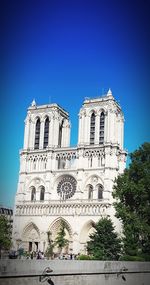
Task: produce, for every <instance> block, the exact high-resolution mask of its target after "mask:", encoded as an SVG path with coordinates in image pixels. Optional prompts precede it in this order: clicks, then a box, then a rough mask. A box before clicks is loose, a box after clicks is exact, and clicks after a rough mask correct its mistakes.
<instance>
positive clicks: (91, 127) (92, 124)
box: [90, 112, 95, 144]
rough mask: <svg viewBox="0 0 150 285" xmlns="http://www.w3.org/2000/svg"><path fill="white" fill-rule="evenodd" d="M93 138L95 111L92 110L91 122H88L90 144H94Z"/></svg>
mask: <svg viewBox="0 0 150 285" xmlns="http://www.w3.org/2000/svg"><path fill="white" fill-rule="evenodd" d="M94 138H95V113H94V112H93V113H92V115H91V123H90V144H94Z"/></svg>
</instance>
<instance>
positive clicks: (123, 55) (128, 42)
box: [0, 0, 150, 206]
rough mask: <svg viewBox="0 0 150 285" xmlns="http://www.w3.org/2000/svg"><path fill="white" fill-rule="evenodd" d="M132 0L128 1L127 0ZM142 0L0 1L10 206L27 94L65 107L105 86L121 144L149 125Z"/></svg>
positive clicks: (4, 191) (4, 167) (1, 106)
mask: <svg viewBox="0 0 150 285" xmlns="http://www.w3.org/2000/svg"><path fill="white" fill-rule="evenodd" d="M131 2H132V3H131ZM149 4H150V3H149V1H119V0H118V1H115V0H109V1H108V0H105V1H104V0H103V1H102V0H99V1H96V0H91V1H88V0H87V1H78V0H76V1H71V0H70V1H65V0H64V1H57V0H56V1H50V0H44V1H33V0H30V1H28V0H27V1H23V0H22V1H15V0H14V1H7V0H5V1H1V11H2V16H1V21H2V25H1V26H2V33H1V84H0V89H1V90H0V91H1V92H0V93H1V99H0V100H1V101H0V116H1V122H2V124H1V141H0V149H1V171H0V173H1V174H0V175H1V178H0V181H1V186H0V189H1V198H0V202H1V204H3V205H7V206H13V205H14V197H15V192H16V188H17V181H18V171H19V150H20V149H21V148H22V146H23V135H24V119H25V116H26V111H27V108H28V106H29V105H30V103H31V102H32V100H33V98H35V100H36V102H37V104H38V105H40V104H45V103H58V104H59V105H61V106H62V107H64V108H65V109H66V110H67V111H68V112H69V113H70V119H71V123H72V133H71V145H76V144H77V134H78V112H79V109H80V107H81V105H82V102H83V100H84V98H85V97H97V96H101V95H102V94H103V93H104V92H107V90H108V89H109V87H110V88H111V89H112V92H113V95H114V97H115V98H116V100H117V101H119V103H120V104H121V107H122V110H123V112H124V116H125V148H126V149H128V151H129V152H132V151H133V150H135V149H136V148H138V147H139V146H140V145H141V144H142V143H144V142H145V141H149V140H150V132H149V129H150V128H149V121H150V115H149V113H150V111H149V109H150V108H149V104H150V99H149V97H150V96H149V89H150V78H149V66H150V58H149V52H150V39H149V32H150V30H149V26H150V23H149V13H150V7H149Z"/></svg>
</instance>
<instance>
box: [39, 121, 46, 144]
mask: <svg viewBox="0 0 150 285" xmlns="http://www.w3.org/2000/svg"><path fill="white" fill-rule="evenodd" d="M44 126H45V121H44V120H41V125H40V143H39V149H43V145H44Z"/></svg>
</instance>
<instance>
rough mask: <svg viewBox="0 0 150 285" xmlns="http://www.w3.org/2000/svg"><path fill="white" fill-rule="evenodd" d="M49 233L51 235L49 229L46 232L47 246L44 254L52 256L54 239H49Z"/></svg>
mask: <svg viewBox="0 0 150 285" xmlns="http://www.w3.org/2000/svg"><path fill="white" fill-rule="evenodd" d="M51 235H52V233H51V231H48V232H47V238H48V247H47V249H46V252H45V254H46V256H47V257H48V258H52V257H53V254H54V253H53V250H54V246H55V244H54V241H53V240H52V239H51Z"/></svg>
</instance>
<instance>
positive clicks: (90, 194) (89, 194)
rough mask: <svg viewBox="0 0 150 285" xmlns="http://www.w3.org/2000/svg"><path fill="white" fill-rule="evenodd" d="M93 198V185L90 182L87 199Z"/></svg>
mask: <svg viewBox="0 0 150 285" xmlns="http://www.w3.org/2000/svg"><path fill="white" fill-rule="evenodd" d="M92 199H93V186H92V185H91V184H90V185H89V187H88V200H92Z"/></svg>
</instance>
